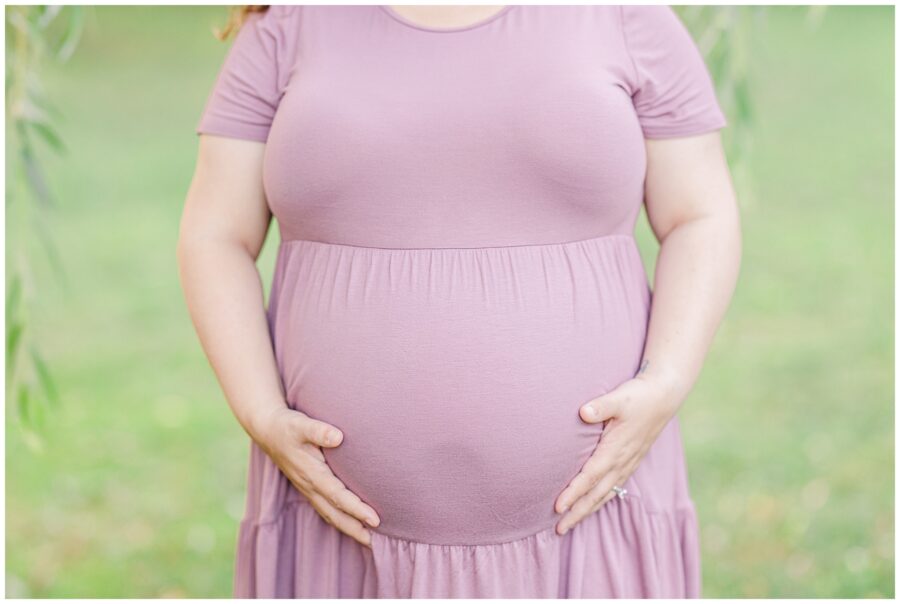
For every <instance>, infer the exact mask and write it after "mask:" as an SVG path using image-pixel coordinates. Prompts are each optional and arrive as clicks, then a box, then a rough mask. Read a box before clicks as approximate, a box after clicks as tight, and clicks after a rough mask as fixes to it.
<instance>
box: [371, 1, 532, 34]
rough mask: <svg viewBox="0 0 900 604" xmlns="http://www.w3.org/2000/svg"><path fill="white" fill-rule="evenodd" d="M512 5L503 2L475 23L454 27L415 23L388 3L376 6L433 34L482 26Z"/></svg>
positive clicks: (414, 26)
mask: <svg viewBox="0 0 900 604" xmlns="http://www.w3.org/2000/svg"><path fill="white" fill-rule="evenodd" d="M513 7H515V5H514V4H505V5H504V6H503V8H501V9H500V10H498V11H497V12H496V13H494V14H493V15H490V16H489V17H487V18H485V19H482V20H481V21H476V22H475V23H469V24H468V25H457V26H455V27H432V26H430V25H424V24H422V23H416V22H415V21H411V20H410V19H407V18H406V17H404V16H403V15H401V14H400V13H398V12H397V11H395V10H394V9H393V8H391V7H390V5H387V4H379V5H378V8H380V9H381V10H382V11H383V12H384V13H385V14H387V15H388V16H389V17H391V18H392V19H393V20H394V21H397V22H398V23H400V24H401V25H405V26H407V27H411V28H413V29H418V30H420V31H425V32H430V33H435V34H446V33H454V32H462V31H468V30H470V29H476V28H478V27H484V26H485V25H487V24H488V23H492V22H494V21H496V20H497V19H499V18H500V17H502V16H503V15H505V14H506V13H508V12H509V11H510V10H512V9H513Z"/></svg>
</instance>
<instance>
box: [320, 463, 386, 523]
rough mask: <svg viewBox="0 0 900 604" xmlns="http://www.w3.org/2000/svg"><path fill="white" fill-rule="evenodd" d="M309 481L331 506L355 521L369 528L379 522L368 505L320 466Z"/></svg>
mask: <svg viewBox="0 0 900 604" xmlns="http://www.w3.org/2000/svg"><path fill="white" fill-rule="evenodd" d="M322 465H323V468H321V469H319V470H318V471H317V472H316V473H315V474H314V475H313V476H311V480H312V483H313V488H314V489H315V491H316V492H317V493H318V494H319V495H321V496H322V497H323V498H324V499H326V500H327V501H328V502H329V503H330V504H331V505H333V506H334V507H336V508H338V509H339V510H341V511H343V512H344V513H346V514H348V515H350V516H353V517H355V519H357V520H359V521H361V522H365V523H367V524H368V525H369V526H372V527H375V526H378V525H379V523H380V522H381V521H380V519H379V518H378V514H377V513H375V510H373V509H372V508H371V507H370V506H369V505H367V504H366V503H365V502H363V500H362V499H360V498H359V496H357V495H356V493H354V492H353V491H351V490H350V489H348V488H347V487H346V486H345V485H344V483H343V482H341V481H340V480H339V479H338V478H337V477H336V476H335V475H334V474H333V473H332V472H331V469H330V468H329V467H328V466H327V465H325V464H322Z"/></svg>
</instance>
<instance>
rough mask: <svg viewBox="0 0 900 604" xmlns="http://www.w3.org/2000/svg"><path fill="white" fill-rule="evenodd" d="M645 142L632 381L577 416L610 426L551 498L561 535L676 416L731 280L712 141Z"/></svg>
mask: <svg viewBox="0 0 900 604" xmlns="http://www.w3.org/2000/svg"><path fill="white" fill-rule="evenodd" d="M645 141H646V147H647V177H646V180H645V183H644V184H645V203H646V205H647V215H648V217H649V219H650V225H651V228H652V229H653V232H654V233H655V234H656V237H657V238H658V239H659V241H660V244H661V245H660V251H659V256H658V260H657V264H656V273H655V278H654V282H655V286H654V289H653V298H652V300H651V308H650V322H649V324H648V327H647V330H648V331H647V337H646V340H645V342H644V354H643V360H642V362H641V367H640V369H639V370H638V373H637V375H636V376H635V377H634V378H632V379H630V380H627V381H625V382H624V383H622V384H621V385H619V386H618V387H617V388H615V389H614V390H612V391H611V392H608V393H606V394H604V395H602V396H599V397H597V398H595V399H593V400H591V401H588V402H587V403H586V404H585V405H584V406H583V407H582V408H581V417H582V419H583V420H584V421H586V422H588V423H598V422H602V421H606V420H611V421H610V423H609V425H607V426H606V427H605V428H604V431H603V436H602V437H601V438H600V441H599V443H598V445H597V448H596V449H595V451H594V453H593V454H592V455H591V457H590V459H589V460H588V461H587V462H586V463H585V465H584V467H583V468H582V469H581V472H580V473H579V474H578V475H577V476H576V477H575V478H574V479H573V480H572V481H571V482H570V483H569V485H568V486H567V487H566V489H565V490H564V491H563V492H562V493H561V494H560V496H559V497H558V498H557V501H556V510H557V512H559V513H561V514H565V515H564V516H563V518H562V519H561V520H560V521H559V523H558V524H557V532H559V533H561V534H562V533H566V532H568V531H569V530H570V529H571V528H572V527H573V526H574V525H575V524H577V523H578V522H580V521H581V520H582V519H583V518H584V517H585V516H587V515H588V514H591V513H592V512H594V511H596V510H598V509H599V508H600V506H602V505H603V504H605V503H606V502H607V501H609V500H610V499H611V498H612V497H614V496H615V493H614V492H613V491H612V488H613V486H621V485H623V484H624V483H625V481H626V480H627V479H628V478H629V477H630V476H631V475H632V474H633V473H634V471H635V469H637V466H638V465H639V464H640V462H641V460H642V459H643V458H644V456H645V455H646V454H647V451H648V450H649V449H650V447H651V446H652V445H653V443H654V442H655V441H656V438H657V437H658V436H659V433H660V432H661V431H662V430H663V428H665V426H666V425H667V424H668V423H669V421H670V420H671V419H672V417H673V416H674V415H675V414H676V413H677V411H678V409H679V408H680V406H681V404H682V403H683V401H684V400H685V398H686V396H687V394H688V392H689V391H690V389H691V387H692V385H693V383H694V381H695V380H696V378H697V376H698V374H699V372H700V368H701V366H702V364H703V359H704V358H705V356H706V353H707V351H708V349H709V346H710V344H711V342H712V339H713V336H714V334H715V332H716V330H717V328H718V326H719V323H720V321H721V319H722V316H723V315H724V313H725V310H726V308H727V306H728V303H729V301H730V299H731V296H732V294H733V292H734V287H735V284H736V281H737V275H738V270H739V265H740V256H741V251H740V248H741V234H740V221H739V216H738V207H737V201H736V199H735V194H734V190H733V188H732V184H731V175H730V173H729V171H728V165H727V162H726V160H725V155H724V152H723V151H722V144H721V138H720V135H719V133H718V132H710V133H705V134H701V135H697V136H688V137H677V138H671V139H645Z"/></svg>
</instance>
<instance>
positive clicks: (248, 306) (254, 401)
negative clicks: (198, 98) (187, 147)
mask: <svg viewBox="0 0 900 604" xmlns="http://www.w3.org/2000/svg"><path fill="white" fill-rule="evenodd" d="M264 150H265V144H263V143H259V142H256V141H249V140H241V139H236V138H228V137H218V136H210V135H202V136H201V137H200V146H199V154H198V159H197V167H196V171H195V173H194V177H193V180H192V181H191V185H190V188H189V191H188V195H187V199H186V202H185V206H184V212H183V215H182V219H181V225H180V232H179V238H178V249H177V256H178V267H179V274H180V278H181V283H182V288H183V290H184V293H185V298H186V300H187V304H188V309H189V312H190V315H191V320H192V321H193V323H194V326H195V329H196V331H197V335H198V336H199V338H200V342H201V345H202V347H203V350H204V352H205V353H206V356H207V358H208V359H209V362H210V364H211V365H212V367H213V370H214V372H215V374H216V377H217V379H218V380H219V383H220V385H221V387H222V390H223V392H224V394H225V397H226V399H227V401H228V404H229V406H230V407H231V410H232V411H233V413H234V415H235V417H236V418H237V420H238V422H239V423H240V424H241V426H242V427H243V428H244V430H245V431H246V432H247V434H248V435H249V436H250V437H251V438H252V439H253V440H254V441H256V442H257V443H258V444H259V445H260V446H261V447H262V448H263V449H264V450H265V452H266V453H267V454H268V455H269V456H270V457H271V458H272V459H273V461H275V463H276V464H277V465H278V466H279V468H280V469H281V470H282V472H283V473H284V474H285V475H286V476H287V477H288V478H289V479H290V480H291V482H292V483H293V484H294V485H295V486H296V487H297V488H298V490H300V491H301V492H302V493H303V494H304V495H305V496H306V497H307V498H308V499H309V500H310V503H312V505H313V507H315V509H316V511H317V512H318V513H319V514H320V515H321V516H322V517H323V518H324V519H325V520H326V521H327V522H328V523H329V524H331V525H333V526H335V527H336V528H338V529H339V530H341V531H343V532H344V533H347V534H348V535H350V536H351V537H353V538H355V539H357V540H358V541H360V542H361V543H363V544H365V545H369V543H370V535H369V532H368V531H367V530H366V529H365V527H364V526H363V524H362V522H361V521H366V522H369V524H370V525H371V526H377V524H378V516H377V514H376V513H375V511H374V510H373V509H372V508H371V507H369V506H368V505H366V504H365V503H363V502H362V501H361V500H360V499H359V497H357V496H356V495H355V494H353V493H352V492H350V491H349V490H347V488H346V487H345V486H344V485H343V484H342V483H341V482H340V480H338V479H337V478H336V477H335V476H334V474H333V473H332V472H331V470H330V468H329V467H328V465H327V464H326V463H325V457H324V455H323V453H322V451H321V448H320V447H323V446H324V447H333V446H337V445H339V444H340V442H341V439H342V435H341V433H340V430H338V429H337V428H335V427H334V426H331V425H329V424H327V423H325V422H321V421H318V420H315V419H313V418H310V417H308V416H306V415H305V414H303V413H301V412H299V411H295V410H293V409H291V408H290V407H288V405H287V403H286V401H285V394H284V392H283V388H282V385H281V378H280V375H279V373H278V367H277V364H276V359H275V355H274V351H273V347H272V340H271V336H270V334H269V329H268V324H267V322H266V313H265V305H264V297H263V289H262V281H261V279H260V275H259V272H258V270H257V267H256V260H257V258H258V256H259V252H260V249H261V248H262V245H263V242H264V241H265V236H266V232H267V230H268V227H269V223H270V221H271V213H270V211H269V208H268V204H267V203H266V199H265V192H264V189H263V185H262V182H263V181H262V165H263V153H264Z"/></svg>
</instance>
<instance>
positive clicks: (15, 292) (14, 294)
mask: <svg viewBox="0 0 900 604" xmlns="http://www.w3.org/2000/svg"><path fill="white" fill-rule="evenodd" d="M21 301H22V276H21V275H19V274H15V275H13V276H12V278H10V281H9V284H8V285H7V286H6V324H7V325H9V324H10V323H11V322H12V320H13V318H15V317H16V316H17V315H18V314H19V304H20V303H21Z"/></svg>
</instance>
